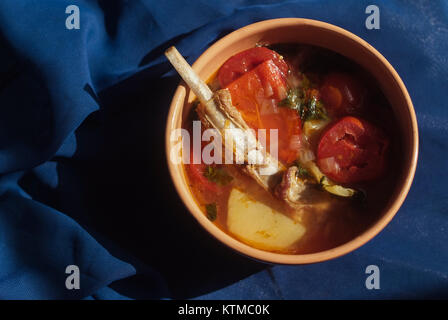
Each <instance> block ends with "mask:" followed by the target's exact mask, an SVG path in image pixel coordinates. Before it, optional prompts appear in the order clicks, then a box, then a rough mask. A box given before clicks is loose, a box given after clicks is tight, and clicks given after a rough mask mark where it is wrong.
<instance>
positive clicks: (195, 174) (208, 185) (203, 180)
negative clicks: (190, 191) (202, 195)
mask: <svg viewBox="0 0 448 320" xmlns="http://www.w3.org/2000/svg"><path fill="white" fill-rule="evenodd" d="M201 161H202V160H201ZM185 167H186V169H187V171H188V173H189V177H190V179H191V182H192V183H193V184H194V185H195V186H196V187H197V188H198V189H199V190H201V191H202V192H215V193H216V192H218V191H219V186H218V185H217V184H216V183H214V182H212V181H210V180H208V179H207V177H206V176H205V175H204V173H205V172H206V170H207V165H206V164H205V163H202V162H201V163H199V164H195V163H193V150H192V151H191V154H190V163H189V164H186V165H185Z"/></svg>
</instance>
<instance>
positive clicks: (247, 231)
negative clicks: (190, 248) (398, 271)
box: [183, 44, 400, 254]
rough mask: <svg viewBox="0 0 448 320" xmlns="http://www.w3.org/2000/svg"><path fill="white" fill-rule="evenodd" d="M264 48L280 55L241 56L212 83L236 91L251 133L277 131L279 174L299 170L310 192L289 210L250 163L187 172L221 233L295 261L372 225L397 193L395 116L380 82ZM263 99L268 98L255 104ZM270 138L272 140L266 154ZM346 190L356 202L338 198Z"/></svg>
mask: <svg viewBox="0 0 448 320" xmlns="http://www.w3.org/2000/svg"><path fill="white" fill-rule="evenodd" d="M263 48H264V49H266V50H269V51H272V52H274V54H273V55H272V56H269V52H268V51H257V54H258V56H257V54H255V53H254V54H252V53H251V54H252V55H251V54H249V53H246V52H243V53H236V55H235V56H234V57H232V58H230V59H229V60H228V61H227V62H226V63H224V65H223V66H221V68H220V70H218V72H217V73H216V74H215V75H214V76H213V77H212V78H211V79H209V81H208V84H209V86H210V87H211V88H213V90H217V89H223V88H227V89H228V90H229V92H230V94H231V97H232V102H233V105H234V106H235V108H236V109H238V110H239V111H240V112H241V115H242V117H243V119H244V120H245V122H246V123H247V125H248V126H249V127H250V128H253V129H267V130H269V129H278V140H279V141H278V144H277V147H278V155H277V158H278V159H279V161H280V162H281V164H282V166H283V167H284V170H282V173H283V174H284V172H286V170H287V169H288V168H290V167H291V166H297V168H298V170H297V171H296V173H295V174H296V175H297V177H298V179H301V180H303V181H305V182H306V183H305V184H304V185H305V186H306V188H305V189H304V190H302V191H301V193H300V198H299V200H298V201H297V204H294V205H293V206H292V205H291V204H290V203H289V202H288V201H285V199H284V198H282V197H281V196H279V194H281V191H282V190H281V189H279V188H281V186H276V188H275V191H272V190H267V189H266V188H264V187H263V186H262V185H260V184H259V183H257V181H255V180H254V179H253V177H252V176H250V175H248V174H247V172H246V170H245V165H244V164H211V165H206V164H205V163H200V164H193V163H190V164H185V165H184V169H185V175H186V177H187V180H188V183H189V186H190V189H191V192H192V194H193V195H194V198H195V200H196V201H197V203H198V205H199V206H200V208H201V209H202V210H203V212H204V214H205V215H206V216H207V217H208V218H209V219H210V220H211V221H213V223H214V224H215V225H216V226H217V227H219V228H220V229H222V230H223V231H224V232H226V233H228V234H230V235H231V236H233V237H235V238H236V239H238V240H239V241H242V242H244V243H246V244H248V245H250V246H252V247H255V248H259V249H262V250H267V251H271V252H281V253H289V254H305V253H314V252H319V251H323V250H327V249H331V248H334V247H336V246H339V245H341V244H344V243H346V242H348V241H350V240H351V239H353V238H355V237H356V236H358V235H360V234H361V233H362V232H363V231H365V230H366V229H367V228H368V227H369V226H370V225H371V224H372V223H374V222H375V220H376V219H378V218H379V217H378V216H377V212H380V208H383V207H384V206H386V205H387V202H388V199H389V197H390V194H391V193H392V192H393V189H394V181H396V178H397V175H398V173H399V170H398V166H397V163H396V159H397V158H398V157H397V155H398V154H399V152H400V150H399V146H400V142H399V141H397V139H398V138H397V136H398V135H397V134H396V133H395V123H396V122H395V118H394V113H393V111H392V109H391V107H390V105H389V104H388V102H387V100H386V99H385V97H384V95H383V94H382V93H381V90H380V89H379V87H378V85H377V84H376V82H375V80H374V79H373V78H371V77H370V75H369V74H367V73H366V72H365V71H364V70H363V69H362V68H361V67H360V66H358V65H356V64H355V63H353V62H351V61H349V60H348V59H346V58H344V57H342V56H340V55H338V54H336V53H334V52H331V51H329V50H326V49H323V48H318V47H313V46H308V45H299V44H277V45H271V46H265V47H263ZM264 49H263V50H264ZM260 52H261V53H260ZM245 54H246V55H245ZM238 55H239V56H238ZM235 57H236V58H235ZM232 59H233V60H232ZM266 70H267V71H266ZM265 77H270V78H269V80H266V78H265ZM276 77H277V78H276ZM266 84H268V85H266ZM258 87H260V88H262V89H260V91H257V90H258V89H257V88H258ZM251 90H252V91H253V92H252V91H251ZM260 92H263V93H264V96H263V97H262V98H260V99H258V98H257V97H259V96H260ZM262 95H263V94H261V96H262ZM254 97H256V98H254ZM248 99H252V100H256V101H255V102H254V101H252V102H247V103H246V102H245V101H247V100H248ZM197 105H198V103H197V102H194V105H193V106H192V108H191V110H190V114H189V115H188V116H187V117H185V120H184V123H183V128H184V129H186V130H188V131H189V132H190V136H193V132H192V131H193V129H192V123H193V121H194V120H199V117H198V115H197V112H196V111H197V110H196V109H197ZM358 120H359V121H358ZM356 125H358V127H361V128H362V130H363V133H362V135H361V138H358V137H357V136H356V135H355V136H353V135H354V133H352V131H350V130H348V129H347V130H348V131H347V132H345V133H344V134H342V135H341V137H339V138H334V136H335V134H336V132H337V129H338V128H339V127H341V128H349V127H350V126H356ZM203 129H204V127H203ZM353 130H355V129H353ZM355 131H356V130H355ZM258 138H260V136H258ZM332 139H333V140H332ZM270 140H271V136H270V135H269V132H268V133H266V143H265V144H264V146H265V147H266V149H267V150H268V151H270ZM206 144H208V142H203V144H202V147H204V146H205V145H206ZM190 149H191V150H193V148H190ZM304 150H309V151H307V152H305V151H304ZM332 152H334V154H335V156H334V157H333V156H331V155H332ZM192 153H193V151H192ZM329 154H330V156H328V155H329ZM343 157H347V159H343ZM372 157H373V158H372ZM310 159H311V160H310ZM353 159H354V160H353ZM355 160H356V162H355ZM304 161H305V162H306V163H310V161H311V162H314V163H315V164H316V165H317V167H316V168H319V170H320V171H322V172H324V174H325V175H324V177H323V178H322V177H321V178H320V179H319V180H320V181H313V180H315V179H313V178H312V176H313V175H312V174H311V173H310V169H309V168H310V167H307V166H302V165H301V164H300V163H301V162H302V163H303V162H304ZM350 161H352V162H350ZM346 163H349V164H347V165H346ZM278 179H279V180H278V185H280V184H281V183H280V180H281V178H278ZM283 179H284V178H283ZM326 181H331V183H330V188H327V187H328V186H327V185H326ZM282 183H283V182H282ZM335 186H336V187H335ZM288 190H289V189H288ZM328 190H336V191H332V192H328ZM346 190H349V194H350V196H339V194H338V193H340V192H342V193H345V192H346ZM350 190H355V193H353V195H352V194H351V193H350ZM302 202H303V205H301V203H302Z"/></svg>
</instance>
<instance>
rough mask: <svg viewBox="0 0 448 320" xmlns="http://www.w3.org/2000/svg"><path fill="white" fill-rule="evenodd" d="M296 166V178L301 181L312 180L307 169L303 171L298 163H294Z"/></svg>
mask: <svg viewBox="0 0 448 320" xmlns="http://www.w3.org/2000/svg"><path fill="white" fill-rule="evenodd" d="M296 166H297V177H299V178H301V179H309V178H312V176H311V173H309V171H308V170H307V169H305V168H304V167H303V166H301V165H300V163H299V162H298V161H297V162H296Z"/></svg>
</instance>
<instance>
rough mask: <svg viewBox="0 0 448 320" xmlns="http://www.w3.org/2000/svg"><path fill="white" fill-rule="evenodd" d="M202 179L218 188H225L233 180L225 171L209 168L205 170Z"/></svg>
mask: <svg viewBox="0 0 448 320" xmlns="http://www.w3.org/2000/svg"><path fill="white" fill-rule="evenodd" d="M204 177H206V178H207V179H208V180H210V181H211V182H214V183H216V184H218V185H220V186H225V185H226V184H228V183H230V182H231V181H232V180H233V177H232V176H231V175H229V174H228V173H227V172H226V170H225V169H223V168H216V167H211V166H208V167H207V168H206V169H205V172H204Z"/></svg>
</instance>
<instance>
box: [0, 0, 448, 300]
mask: <svg viewBox="0 0 448 320" xmlns="http://www.w3.org/2000/svg"><path fill="white" fill-rule="evenodd" d="M375 3H376V4H377V5H378V6H379V8H380V13H381V29H380V30H371V31H369V30H367V29H366V28H365V26H364V21H365V18H366V17H367V15H366V14H365V13H364V12H365V8H366V7H367V5H369V4H371V3H370V1H358V0H349V1H344V2H343V3H341V2H339V1H338V2H336V1H329V0H328V1H317V0H307V1H268V0H266V1H248V0H237V1H232V2H230V1H212V2H210V1H206V0H197V1H186V0H182V1H181V0H172V1H149V0H128V1H126V0H97V1H93V0H92V1H87V0H70V1H68V0H20V1H17V0H2V1H0V298H1V299H55V298H59V299H81V298H83V299H126V298H137V299H141V298H156V299H159V298H198V299H211V298H213V299H265V298H267V299H282V298H284V299H301V298H311V299H313V298H317V299H335V298H336V299H342V298H360V299H368V298H442V297H444V298H447V297H448V266H447V262H448V246H447V243H448V236H447V234H448V209H447V208H448V197H447V192H446V189H445V181H447V180H448V167H447V162H448V161H447V160H446V156H447V149H448V145H447V139H446V137H447V135H448V132H447V131H448V106H447V102H446V92H447V91H448V87H447V83H448V82H447V78H448V61H447V54H446V53H447V52H448V44H447V39H448V37H447V36H448V4H447V2H446V1H426V2H423V1H422V2H416V1H376V2H375ZM71 4H76V5H78V6H79V8H80V12H81V25H80V29H79V30H67V29H66V28H65V19H66V17H67V16H68V15H67V14H65V8H66V7H67V6H68V5H71ZM278 17H305V18H311V19H317V20H322V21H325V22H329V23H333V24H335V25H338V26H340V27H343V28H345V29H347V30H349V31H351V32H353V33H355V34H357V35H359V36H360V37H362V38H363V39H365V40H367V41H368V42H369V43H370V44H372V45H373V46H374V47H376V48H377V49H378V50H379V51H380V52H381V53H382V54H383V55H384V56H385V57H386V58H387V59H388V60H389V61H390V62H391V64H392V65H393V66H394V67H395V68H396V70H397V71H398V73H399V74H400V75H401V77H402V79H403V80H404V82H405V84H406V85H407V88H408V90H409V92H410V94H411V97H412V99H413V102H414V106H415V109H416V112H417V117H418V122H419V129H420V143H421V148H420V156H419V164H418V169H417V174H416V177H415V180H414V184H413V187H412V189H411V191H410V193H409V195H408V197H407V200H406V202H405V203H404V205H403V207H402V208H401V209H400V211H399V212H398V214H397V216H396V217H395V218H394V220H393V221H392V222H391V223H390V224H389V225H388V226H387V227H386V228H385V230H384V231H383V232H381V233H380V234H379V235H378V236H377V237H376V238H375V239H373V240H372V241H370V242H369V243H368V244H366V245H365V246H363V247H362V248H360V249H358V250H356V251H355V252H353V253H351V254H348V255H346V256H344V257H341V258H338V259H336V260H333V261H329V262H325V263H320V264H314V265H307V266H268V265H265V264H262V263H259V262H254V261H252V260H249V259H247V258H245V257H242V256H240V255H238V254H236V253H234V252H232V251H231V250H230V249H228V248H225V247H224V246H222V245H221V244H219V243H217V241H216V240H214V239H212V238H211V237H210V236H209V235H207V234H206V233H205V232H204V231H203V230H202V229H201V228H200V227H199V226H198V225H197V224H196V223H195V221H194V220H193V218H191V216H190V215H189V214H188V212H187V211H186V210H185V208H184V207H183V205H182V203H181V201H180V199H179V198H178V196H177V195H176V192H175V190H174V188H173V186H172V184H171V181H170V178H169V174H168V171H167V168H166V165H165V163H166V162H165V155H164V125H165V121H166V116H167V109H168V106H169V102H170V99H171V97H172V94H173V92H174V90H175V87H176V85H177V83H178V81H179V78H178V76H177V75H176V74H175V73H174V72H173V70H172V69H171V68H170V66H169V64H168V63H167V62H166V60H165V59H164V57H163V51H164V49H165V48H167V47H168V46H169V45H172V44H175V45H176V46H177V47H178V48H179V50H180V51H181V52H182V53H183V54H184V55H185V56H186V57H187V59H188V60H189V61H190V62H193V61H194V60H195V59H196V58H197V57H198V56H199V55H200V54H201V52H203V51H204V50H205V49H206V48H207V47H209V46H210V45H211V44H212V43H213V42H214V41H216V40H217V39H218V38H220V37H222V36H224V35H226V34H228V33H229V32H231V31H233V30H235V29H237V28H239V27H241V26H244V25H247V24H250V23H253V22H256V21H260V20H264V19H269V18H278ZM371 264H374V265H378V266H379V268H380V270H381V289H380V290H367V289H366V288H365V285H364V282H365V279H366V276H367V275H366V274H365V273H364V271H365V268H366V266H368V265H371ZM68 265H77V266H78V267H79V269H80V271H81V289H80V290H67V289H66V287H65V279H66V277H67V276H68V275H67V274H65V268H66V267H67V266H68Z"/></svg>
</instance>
